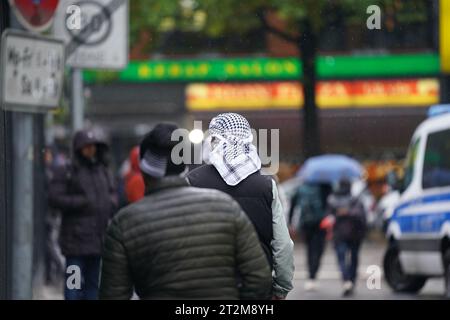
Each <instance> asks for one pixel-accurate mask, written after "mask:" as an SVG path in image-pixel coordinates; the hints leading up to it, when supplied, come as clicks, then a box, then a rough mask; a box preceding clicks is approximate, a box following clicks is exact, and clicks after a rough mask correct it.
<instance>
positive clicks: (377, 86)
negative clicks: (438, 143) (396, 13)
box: [186, 78, 439, 111]
mask: <svg viewBox="0 0 450 320" xmlns="http://www.w3.org/2000/svg"><path fill="white" fill-rule="evenodd" d="M316 99H317V100H316V101H317V105H318V106H319V108H321V109H328V108H370V107H378V108H380V107H381V108H382V107H416V106H425V107H428V106H430V105H432V104H435V103H438V102H439V81H438V80H437V79H433V78H424V79H398V80H393V79H390V80H358V81H319V82H318V84H317V87H316ZM186 105H187V107H188V109H189V110H191V111H208V110H242V109H247V110H257V109H298V108H301V106H302V105H303V91H302V85H301V84H300V83H299V82H293V81H282V82H268V83H264V82H255V83H248V82H246V83H193V84H189V85H188V86H187V88H186Z"/></svg>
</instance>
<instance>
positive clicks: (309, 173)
mask: <svg viewBox="0 0 450 320" xmlns="http://www.w3.org/2000/svg"><path fill="white" fill-rule="evenodd" d="M363 172H364V170H363V168H362V166H361V165H360V164H359V162H358V161H356V160H355V159H352V158H350V157H347V156H344V155H339V154H326V155H322V156H317V157H312V158H309V159H308V160H306V162H305V164H304V165H303V166H302V168H301V169H300V171H299V172H298V176H299V177H300V179H302V180H303V181H304V182H310V183H335V182H338V181H339V180H342V179H349V180H354V179H359V178H361V177H362V176H363Z"/></svg>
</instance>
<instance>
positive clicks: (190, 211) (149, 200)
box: [100, 177, 271, 299]
mask: <svg viewBox="0 0 450 320" xmlns="http://www.w3.org/2000/svg"><path fill="white" fill-rule="evenodd" d="M102 258H103V266H102V272H101V282H100V298H101V299H129V298H130V297H131V296H132V293H133V287H134V289H135V291H136V293H137V294H138V296H139V297H140V298H142V299H238V298H242V299H263V298H267V297H269V294H270V293H269V292H270V288H271V273H270V269H269V266H268V264H267V261H266V259H265V257H264V253H263V251H262V249H261V247H260V245H259V242H258V238H257V236H256V233H255V231H254V228H253V226H252V224H251V222H250V221H249V220H248V218H247V217H246V215H245V214H244V213H243V212H242V210H241V208H240V207H239V205H238V204H237V203H236V202H235V201H233V200H232V199H231V198H230V197H229V196H227V195H226V194H224V193H222V192H219V191H216V190H204V189H198V188H193V187H190V186H188V184H187V181H186V180H185V179H182V178H179V177H167V178H164V179H163V180H162V181H160V183H159V184H158V185H155V186H154V187H153V188H152V189H151V190H147V194H146V196H145V197H144V198H143V199H142V200H140V201H138V202H135V203H133V204H131V205H129V206H127V207H125V208H124V209H122V210H121V211H119V213H118V214H117V215H116V216H115V217H114V218H113V220H112V223H111V225H110V226H109V228H108V231H107V234H106V238H105V245H104V251H103V255H102ZM237 273H238V274H240V278H241V280H242V282H241V283H242V286H241V287H240V288H238V286H237V276H236V275H237Z"/></svg>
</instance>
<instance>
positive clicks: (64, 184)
mask: <svg viewBox="0 0 450 320" xmlns="http://www.w3.org/2000/svg"><path fill="white" fill-rule="evenodd" d="M90 143H95V144H96V145H97V155H98V156H97V160H96V161H94V162H90V161H87V160H86V159H84V158H83V157H82V156H81V154H80V149H81V148H82V147H83V146H85V145H87V144H90ZM73 146H74V157H73V159H72V162H71V163H70V164H68V165H67V166H65V167H61V168H58V169H57V170H55V174H54V176H53V178H52V180H51V182H50V186H49V202H50V205H51V206H52V207H54V208H57V209H59V210H60V211H61V212H62V224H61V233H60V244H61V251H62V253H63V254H64V255H65V256H83V255H100V254H101V247H102V238H103V235H104V233H105V230H106V226H107V224H108V221H109V219H110V218H111V217H112V215H113V213H114V212H115V210H116V206H117V196H116V194H115V184H114V181H113V178H112V176H111V174H110V172H109V171H108V168H107V166H106V163H105V159H104V152H105V149H106V145H104V144H102V143H100V142H99V141H98V140H96V139H95V137H93V136H91V135H90V133H88V132H81V133H78V134H77V135H76V136H75V137H74V141H73Z"/></svg>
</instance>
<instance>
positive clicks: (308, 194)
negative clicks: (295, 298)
mask: <svg viewBox="0 0 450 320" xmlns="http://www.w3.org/2000/svg"><path fill="white" fill-rule="evenodd" d="M330 193H331V185H329V184H326V183H302V184H301V185H300V186H299V188H298V189H297V191H296V193H295V194H294V197H293V198H292V200H291V209H290V212H289V221H292V217H293V215H294V211H295V210H296V209H299V210H300V218H299V220H298V226H297V230H296V231H297V232H298V233H299V234H300V235H301V236H302V237H303V238H304V240H305V245H306V258H307V261H308V274H309V277H308V280H307V281H306V282H305V290H306V291H311V290H315V289H317V286H318V284H317V281H316V277H317V273H318V271H319V268H320V261H321V259H322V255H323V251H324V249H325V243H326V235H327V231H326V229H325V228H323V227H322V221H323V219H324V218H325V217H326V206H327V197H328V196H329V194H330Z"/></svg>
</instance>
